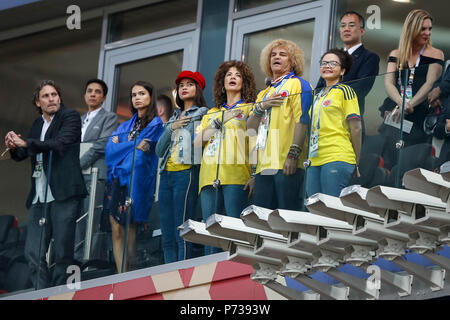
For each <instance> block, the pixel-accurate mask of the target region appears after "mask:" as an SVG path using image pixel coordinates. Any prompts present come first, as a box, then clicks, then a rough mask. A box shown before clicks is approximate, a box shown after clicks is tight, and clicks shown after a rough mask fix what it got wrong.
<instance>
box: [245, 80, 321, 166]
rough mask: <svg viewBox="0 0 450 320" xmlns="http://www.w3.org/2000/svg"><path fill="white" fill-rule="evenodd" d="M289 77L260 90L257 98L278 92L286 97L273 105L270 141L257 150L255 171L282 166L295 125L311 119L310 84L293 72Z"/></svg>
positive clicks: (304, 156) (299, 162)
mask: <svg viewBox="0 0 450 320" xmlns="http://www.w3.org/2000/svg"><path fill="white" fill-rule="evenodd" d="M286 79H287V80H286V81H285V82H279V83H278V84H275V85H271V86H269V87H267V88H266V89H264V90H262V91H261V92H260V93H259V94H258V98H257V102H259V101H263V100H266V99H268V98H269V97H270V96H271V95H272V94H274V93H275V92H276V93H281V94H282V95H283V96H286V98H285V100H284V102H283V104H282V105H281V106H280V107H273V108H272V109H271V114H270V123H269V124H270V126H269V131H268V134H267V142H266V146H265V148H263V149H259V150H258V165H257V167H256V173H260V172H261V171H263V170H266V169H272V170H273V169H275V170H282V169H283V166H284V162H285V161H286V158H287V155H288V153H289V148H290V147H291V145H292V140H293V138H294V129H295V125H296V124H297V123H299V122H301V123H305V124H309V122H310V118H309V109H310V107H311V104H312V99H313V95H312V87H311V85H310V84H309V82H308V81H306V80H304V79H302V78H300V77H297V76H296V75H295V74H294V73H293V72H292V73H291V74H289V75H288V76H287V77H286ZM252 112H253V111H252ZM306 140H307V139H305V143H304V145H303V146H302V149H303V150H302V153H301V155H300V159H299V161H298V168H303V161H304V159H305V158H306V149H307V148H306V146H307V141H306Z"/></svg>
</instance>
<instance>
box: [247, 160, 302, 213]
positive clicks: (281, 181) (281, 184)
mask: <svg viewBox="0 0 450 320" xmlns="http://www.w3.org/2000/svg"><path fill="white" fill-rule="evenodd" d="M304 175H305V171H304V170H303V169H300V168H298V169H297V171H296V172H295V173H294V174H293V175H290V176H286V175H284V174H283V170H278V172H277V173H276V174H274V175H264V174H262V173H259V174H257V175H256V176H255V189H254V191H253V203H254V204H255V205H256V206H259V207H263V208H268V209H272V210H274V209H286V210H300V208H301V195H300V190H301V189H302V185H303V177H304Z"/></svg>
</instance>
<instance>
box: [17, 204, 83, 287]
mask: <svg viewBox="0 0 450 320" xmlns="http://www.w3.org/2000/svg"><path fill="white" fill-rule="evenodd" d="M80 202H81V201H80V200H79V199H69V200H65V201H52V202H50V203H48V204H47V214H46V223H45V225H44V226H43V227H41V226H39V220H40V219H41V218H42V217H43V215H44V208H45V207H46V205H45V204H42V203H36V204H34V205H32V206H31V208H30V216H29V218H28V227H27V239H26V242H25V258H26V259H27V261H28V265H29V267H30V272H31V280H32V282H33V285H34V287H35V288H36V289H43V288H46V287H48V286H59V285H64V284H66V279H67V277H68V276H69V274H67V273H66V272H67V267H69V266H70V265H72V264H73V249H74V240H75V220H76V217H77V216H78V213H79V208H80ZM52 238H53V240H54V241H53V244H52V251H53V253H54V255H53V256H54V257H55V261H54V262H55V267H54V270H53V273H52V276H50V274H49V270H48V266H47V262H46V260H45V254H46V253H47V250H48V247H49V244H50V240H51V239H52ZM41 242H42V243H41Z"/></svg>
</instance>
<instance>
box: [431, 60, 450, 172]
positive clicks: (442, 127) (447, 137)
mask: <svg viewBox="0 0 450 320" xmlns="http://www.w3.org/2000/svg"><path fill="white" fill-rule="evenodd" d="M428 100H429V102H430V105H431V107H434V108H436V107H438V106H439V107H441V108H442V109H441V110H442V111H441V114H440V115H439V118H438V122H437V124H436V128H435V129H434V136H435V137H436V138H438V139H444V144H443V145H442V149H441V152H440V155H439V164H442V163H444V162H446V161H449V160H450V68H447V70H446V71H445V73H444V76H443V77H442V79H441V81H439V82H438V84H437V85H436V86H435V88H434V89H433V90H432V91H431V92H430V93H429V95H428Z"/></svg>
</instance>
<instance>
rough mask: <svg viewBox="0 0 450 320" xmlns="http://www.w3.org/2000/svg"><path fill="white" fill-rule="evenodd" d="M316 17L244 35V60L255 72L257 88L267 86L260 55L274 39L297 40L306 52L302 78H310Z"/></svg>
mask: <svg viewBox="0 0 450 320" xmlns="http://www.w3.org/2000/svg"><path fill="white" fill-rule="evenodd" d="M313 35H314V19H311V20H308V21H302V22H298V23H293V24H290V25H285V26H282V27H278V28H273V29H269V30H264V31H259V32H255V33H250V34H246V35H245V37H244V53H243V55H244V59H243V60H244V61H245V62H247V63H248V64H249V66H250V67H251V68H252V70H253V73H254V74H255V79H256V88H257V89H258V90H260V89H263V88H265V81H264V79H265V78H266V75H265V74H264V73H263V71H262V70H261V67H260V64H259V57H260V54H261V51H262V49H263V48H264V47H265V46H266V45H267V44H268V43H270V42H271V41H272V40H274V39H279V38H282V39H286V40H291V41H293V42H295V43H296V44H297V45H298V46H299V47H300V48H301V49H302V50H303V52H304V57H305V66H304V73H303V76H302V78H304V79H309V74H310V73H309V71H310V66H311V53H312V42H313Z"/></svg>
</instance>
